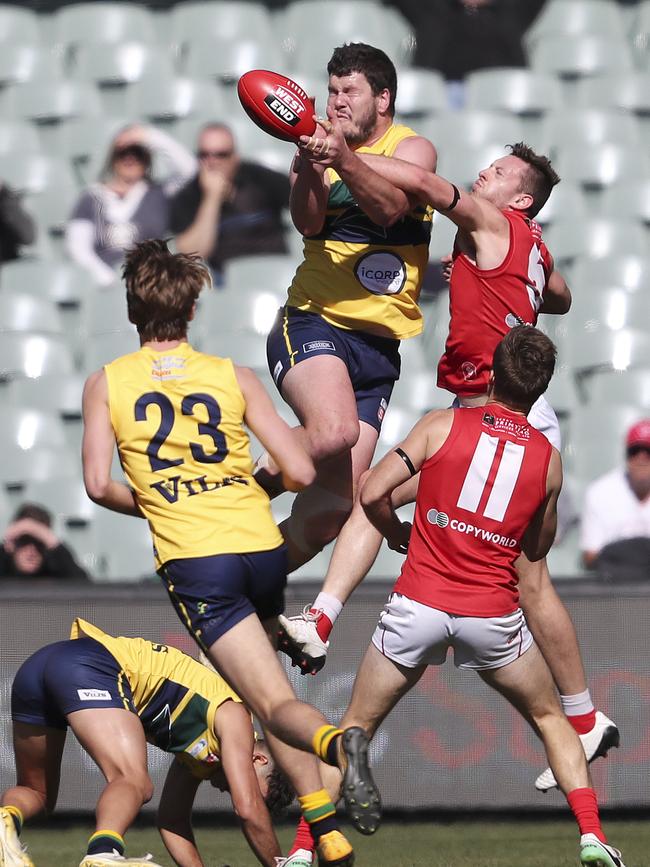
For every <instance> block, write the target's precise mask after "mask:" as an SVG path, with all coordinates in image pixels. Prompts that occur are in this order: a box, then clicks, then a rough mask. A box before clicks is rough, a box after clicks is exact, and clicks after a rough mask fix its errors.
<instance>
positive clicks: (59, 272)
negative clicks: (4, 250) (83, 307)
mask: <svg viewBox="0 0 650 867" xmlns="http://www.w3.org/2000/svg"><path fill="white" fill-rule="evenodd" d="M93 289H94V284H93V282H92V278H91V277H90V276H89V274H88V271H86V269H85V268H80V267H79V266H78V265H74V264H73V263H72V262H59V261H46V260H43V261H37V260H32V259H17V260H16V261H14V262H7V264H6V265H3V266H2V291H3V293H4V292H7V293H10V292H29V293H31V294H33V295H37V296H41V297H44V298H51V299H52V300H53V301H56V302H58V303H59V304H64V305H69V304H78V303H80V302H81V301H83V300H84V299H85V298H86V296H87V295H88V294H89V293H90V292H91V291H92V290H93Z"/></svg>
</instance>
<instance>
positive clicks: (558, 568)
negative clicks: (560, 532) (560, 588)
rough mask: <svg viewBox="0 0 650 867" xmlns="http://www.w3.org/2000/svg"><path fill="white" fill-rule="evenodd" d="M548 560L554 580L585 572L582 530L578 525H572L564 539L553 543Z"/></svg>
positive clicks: (572, 576) (574, 576)
mask: <svg viewBox="0 0 650 867" xmlns="http://www.w3.org/2000/svg"><path fill="white" fill-rule="evenodd" d="M546 560H547V563H548V569H549V572H550V573H551V576H552V577H553V580H554V581H555V580H556V579H560V580H561V579H562V578H576V577H580V576H582V575H584V574H585V569H584V567H583V565H582V559H581V552H580V531H579V528H578V527H577V526H575V527H571V529H570V530H569V531H568V533H567V534H566V536H565V537H564V538H563V539H561V540H560V541H559V542H555V543H554V544H553V547H552V548H551V550H550V551H549V553H548V556H547V558H546Z"/></svg>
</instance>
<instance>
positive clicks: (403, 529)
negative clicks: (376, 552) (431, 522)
mask: <svg viewBox="0 0 650 867" xmlns="http://www.w3.org/2000/svg"><path fill="white" fill-rule="evenodd" d="M412 528H413V525H412V524H411V522H410V521H402V523H401V524H400V532H399V533H396V534H395V536H391V538H390V539H389V538H386V542H387V544H388V547H389V548H390V549H391V551H397V553H398V554H406V552H407V551H408V547H409V539H410V538H411V530H412Z"/></svg>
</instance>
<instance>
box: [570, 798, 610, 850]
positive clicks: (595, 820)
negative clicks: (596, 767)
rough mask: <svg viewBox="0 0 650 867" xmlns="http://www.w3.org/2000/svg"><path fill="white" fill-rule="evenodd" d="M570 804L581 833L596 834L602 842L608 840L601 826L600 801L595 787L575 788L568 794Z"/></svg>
mask: <svg viewBox="0 0 650 867" xmlns="http://www.w3.org/2000/svg"><path fill="white" fill-rule="evenodd" d="M566 799H567V801H568V802H569V806H570V807H571V810H572V811H573V815H574V816H575V817H576V822H577V823H578V828H580V834H595V835H596V837H598V839H599V840H600V842H601V843H606V842H607V837H605V835H604V834H603V829H602V828H601V826H600V816H599V815H598V801H597V800H596V793H595V792H594V790H593V789H574V790H573V791H572V792H569V794H568V795H567V796H566Z"/></svg>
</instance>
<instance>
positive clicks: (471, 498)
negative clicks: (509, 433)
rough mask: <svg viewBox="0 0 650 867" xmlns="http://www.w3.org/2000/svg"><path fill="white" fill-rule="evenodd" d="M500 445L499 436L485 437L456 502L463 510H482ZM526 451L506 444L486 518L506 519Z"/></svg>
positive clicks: (484, 435)
mask: <svg viewBox="0 0 650 867" xmlns="http://www.w3.org/2000/svg"><path fill="white" fill-rule="evenodd" d="M498 444H499V439H498V437H491V436H489V435H488V434H486V433H482V434H481V436H480V439H479V441H478V444H477V446H476V449H475V450H474V454H473V455H472V462H471V463H470V465H469V469H468V470H467V475H466V476H465V481H464V482H463V487H462V490H461V492H460V496H459V497H458V502H457V503H456V505H457V506H458V508H459V509H466V510H467V511H468V512H476V511H477V510H478V507H479V503H480V502H481V498H482V496H483V491H484V490H485V486H486V484H487V480H488V476H489V475H490V470H491V469H492V464H493V463H494V456H495V454H496V450H497V446H498ZM524 451H525V447H524V446H520V445H517V444H516V443H511V442H506V444H505V447H504V449H503V452H502V454H501V460H500V461H499V466H498V468H497V474H496V476H495V477H494V481H493V482H492V486H491V490H490V496H489V497H488V501H487V503H486V504H485V508H484V509H483V514H484V515H485V517H486V518H492V519H493V520H494V521H503V516H504V515H505V513H506V509H507V508H508V504H509V503H510V498H511V497H512V492H513V491H514V489H515V485H516V484H517V478H518V477H519V471H520V469H521V464H522V462H523V459H524Z"/></svg>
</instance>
